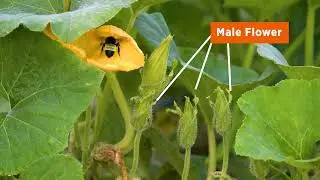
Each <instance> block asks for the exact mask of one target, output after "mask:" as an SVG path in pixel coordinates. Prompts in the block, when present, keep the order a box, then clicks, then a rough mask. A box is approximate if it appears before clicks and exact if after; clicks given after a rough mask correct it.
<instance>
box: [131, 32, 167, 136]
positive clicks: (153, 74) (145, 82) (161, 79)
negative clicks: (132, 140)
mask: <svg viewBox="0 0 320 180" xmlns="http://www.w3.org/2000/svg"><path fill="white" fill-rule="evenodd" d="M171 41H172V36H168V37H167V38H166V39H165V40H163V41H162V43H161V44H160V45H159V47H158V48H157V49H156V50H154V51H153V53H152V54H151V56H150V58H149V59H148V61H147V62H146V64H145V66H144V69H143V72H142V80H141V84H140V86H139V95H138V96H136V97H134V98H133V106H132V107H133V112H132V114H133V119H132V122H131V123H132V125H133V126H134V127H135V129H136V131H143V130H145V129H146V128H148V127H149V125H150V124H151V121H152V105H153V104H154V99H155V98H156V96H157V95H158V92H159V91H161V90H162V89H163V86H165V85H166V83H167V79H168V78H167V75H166V72H167V60H168V56H169V49H170V44H171Z"/></svg>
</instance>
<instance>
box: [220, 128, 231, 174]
mask: <svg viewBox="0 0 320 180" xmlns="http://www.w3.org/2000/svg"><path fill="white" fill-rule="evenodd" d="M229 137H230V133H229V132H227V133H226V134H225V135H224V136H223V139H222V143H223V161H222V170H221V172H222V176H223V177H224V176H226V175H227V172H228V164H229V149H230V148H229V143H230V138H229Z"/></svg>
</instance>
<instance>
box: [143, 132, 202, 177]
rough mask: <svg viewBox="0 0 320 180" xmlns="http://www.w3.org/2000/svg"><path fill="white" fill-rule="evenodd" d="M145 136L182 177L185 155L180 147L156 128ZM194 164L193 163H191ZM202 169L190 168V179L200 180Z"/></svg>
mask: <svg viewBox="0 0 320 180" xmlns="http://www.w3.org/2000/svg"><path fill="white" fill-rule="evenodd" d="M143 136H146V137H147V138H148V139H150V141H151V144H152V146H153V147H155V148H156V149H157V151H159V152H161V153H162V154H163V155H164V156H165V157H166V159H167V160H168V162H169V163H170V164H171V165H172V166H173V167H174V168H175V169H176V171H178V173H179V174H180V175H181V174H182V170H183V161H184V159H183V155H182V154H181V153H180V152H179V147H178V146H177V145H176V144H173V143H172V142H170V141H169V140H168V139H167V138H165V137H164V136H162V135H161V133H160V132H159V131H158V130H157V129H155V128H149V129H147V130H146V131H145V132H144V133H143ZM191 164H192V163H191ZM200 172H201V169H199V167H197V166H193V165H192V166H191V167H190V173H189V178H190V179H198V178H197V177H199V176H200V175H201V174H200Z"/></svg>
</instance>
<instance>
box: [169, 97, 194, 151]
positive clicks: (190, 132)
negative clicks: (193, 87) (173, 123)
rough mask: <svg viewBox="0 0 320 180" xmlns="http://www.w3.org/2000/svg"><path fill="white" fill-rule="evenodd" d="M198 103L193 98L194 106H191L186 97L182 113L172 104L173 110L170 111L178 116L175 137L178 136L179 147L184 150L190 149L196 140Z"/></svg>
mask: <svg viewBox="0 0 320 180" xmlns="http://www.w3.org/2000/svg"><path fill="white" fill-rule="evenodd" d="M198 101H199V99H198V98H197V97H195V98H194V99H193V103H194V105H192V103H191V102H190V99H189V97H186V101H185V104H184V110H183V112H182V111H181V109H180V108H179V107H178V105H177V104H176V103H174V106H175V110H170V111H171V112H173V113H175V114H177V115H179V116H180V120H179V125H178V132H177V136H178V142H179V145H180V146H182V147H183V148H185V149H187V148H191V147H192V146H193V144H194V143H195V141H196V138H197V129H198V126H197V113H198V110H197V104H198Z"/></svg>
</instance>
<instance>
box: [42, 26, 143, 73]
mask: <svg viewBox="0 0 320 180" xmlns="http://www.w3.org/2000/svg"><path fill="white" fill-rule="evenodd" d="M44 33H45V34H46V35H47V36H49V37H50V38H51V39H53V40H56V41H58V42H60V43H61V44H62V45H63V46H64V47H66V48H68V49H70V50H71V51H73V52H74V53H76V54H77V55H78V56H80V57H81V58H83V59H85V60H86V61H87V62H88V63H89V64H93V65H95V66H97V67H98V68H100V69H102V70H104V71H131V70H134V69H138V68H140V67H142V66H144V55H143V53H142V51H141V50H140V48H139V47H138V45H137V43H136V42H135V40H134V39H133V38H132V37H131V36H130V35H129V34H127V33H126V32H125V31H123V30H122V29H120V28H117V27H115V26H112V25H103V26H100V27H98V28H94V29H92V30H90V31H88V32H86V33H85V34H83V35H82V36H80V37H79V38H78V39H76V40H75V41H74V42H72V43H66V42H63V41H61V40H59V39H58V38H57V37H56V36H55V35H54V34H53V32H52V30H51V28H50V26H48V27H47V28H46V30H45V31H44Z"/></svg>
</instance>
